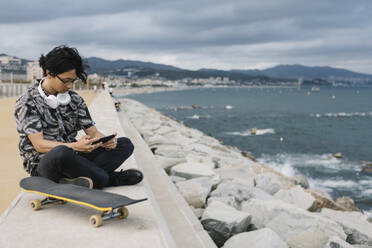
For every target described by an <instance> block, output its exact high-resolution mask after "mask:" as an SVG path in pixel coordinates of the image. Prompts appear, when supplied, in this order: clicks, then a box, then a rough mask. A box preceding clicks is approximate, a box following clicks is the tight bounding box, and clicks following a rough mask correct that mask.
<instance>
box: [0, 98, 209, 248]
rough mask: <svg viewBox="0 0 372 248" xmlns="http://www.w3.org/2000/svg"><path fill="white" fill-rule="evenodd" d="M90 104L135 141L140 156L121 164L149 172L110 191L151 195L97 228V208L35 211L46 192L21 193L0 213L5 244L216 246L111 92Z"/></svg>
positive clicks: (107, 127)
mask: <svg viewBox="0 0 372 248" xmlns="http://www.w3.org/2000/svg"><path fill="white" fill-rule="evenodd" d="M89 108H90V111H91V114H92V116H93V119H94V121H95V122H96V126H97V127H98V129H99V130H100V131H101V132H103V133H105V134H111V133H113V132H117V133H118V134H119V136H128V137H129V138H131V139H132V141H133V143H134V144H135V154H134V156H132V157H130V158H129V159H128V160H127V161H126V162H125V163H123V165H122V166H121V168H138V167H139V169H141V170H143V172H144V175H145V180H144V181H143V182H142V183H140V184H138V185H135V186H123V187H115V188H114V187H112V188H107V189H105V190H107V191H110V192H115V193H118V194H123V195H126V196H129V197H131V198H134V199H139V198H145V197H147V198H149V200H148V201H145V202H142V203H138V204H135V205H132V206H129V207H128V209H129V217H128V218H127V219H124V220H120V219H112V220H109V221H107V222H104V224H103V226H102V227H99V228H94V227H92V226H91V225H90V224H89V217H90V216H91V215H93V214H97V213H99V212H98V211H96V210H93V209H90V208H85V207H82V206H77V205H74V204H70V203H67V204H64V205H57V206H45V207H44V208H43V209H42V210H40V211H33V210H32V209H31V208H30V207H29V206H28V204H29V201H30V200H34V199H42V197H40V196H38V195H35V194H30V193H20V194H19V195H18V197H17V198H16V199H15V200H14V201H13V203H12V204H11V206H9V208H8V209H7V210H6V211H5V212H4V213H3V215H2V216H1V217H0V233H1V234H0V247H2V248H7V247H30V246H32V247H117V246H119V247H131V248H132V247H215V245H214V243H213V242H212V240H211V239H210V238H209V236H208V235H207V234H206V232H205V231H204V230H202V227H201V225H200V223H199V221H198V220H197V219H196V217H195V216H194V215H193V214H192V212H191V210H190V209H189V208H188V206H187V205H186V203H185V202H184V200H183V198H182V197H181V196H180V195H179V194H178V192H177V191H176V190H175V189H174V186H173V184H172V183H171V182H170V181H169V179H168V178H167V177H166V176H164V174H162V172H161V171H158V169H157V166H155V164H154V161H155V159H154V157H153V156H152V154H151V151H150V150H149V148H148V147H147V145H146V144H145V143H144V141H143V140H142V139H141V138H140V135H139V134H138V132H137V131H136V130H135V129H134V128H133V127H132V126H131V124H130V123H129V122H128V121H127V120H126V119H125V114H124V113H120V118H121V120H122V121H123V123H122V124H123V127H122V126H121V124H120V121H119V118H118V117H119V116H118V114H117V112H116V111H115V109H114V105H113V102H112V99H111V98H110V96H109V95H108V93H107V92H102V93H100V94H99V95H98V96H97V98H96V99H95V100H94V102H92V104H91V105H90V107H89ZM142 155H143V156H142ZM154 168H156V170H154ZM161 189H162V190H161ZM158 194H160V195H158ZM159 200H161V202H159ZM167 203H169V204H167Z"/></svg>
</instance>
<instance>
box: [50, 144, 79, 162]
mask: <svg viewBox="0 0 372 248" xmlns="http://www.w3.org/2000/svg"><path fill="white" fill-rule="evenodd" d="M73 153H74V151H73V150H72V149H71V148H68V147H67V146H64V145H60V146H56V147H54V148H53V149H51V150H50V151H49V152H47V153H46V154H45V156H48V157H51V158H52V159H56V160H58V161H60V160H63V159H66V158H69V157H71V156H72V155H73Z"/></svg>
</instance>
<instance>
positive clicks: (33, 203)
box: [30, 200, 41, 211]
mask: <svg viewBox="0 0 372 248" xmlns="http://www.w3.org/2000/svg"><path fill="white" fill-rule="evenodd" d="M30 206H31V208H32V209H33V210H35V211H36V210H39V209H41V201H39V200H34V201H31V202H30Z"/></svg>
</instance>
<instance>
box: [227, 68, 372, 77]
mask: <svg viewBox="0 0 372 248" xmlns="http://www.w3.org/2000/svg"><path fill="white" fill-rule="evenodd" d="M231 71H234V72H240V73H244V74H248V75H252V76H253V75H264V76H268V77H274V78H292V79H293V78H304V79H314V78H322V79H326V80H330V79H341V78H343V79H372V75H369V74H363V73H357V72H352V71H349V70H345V69H338V68H332V67H329V66H313V67H310V66H303V65H278V66H275V67H272V68H268V69H265V70H231Z"/></svg>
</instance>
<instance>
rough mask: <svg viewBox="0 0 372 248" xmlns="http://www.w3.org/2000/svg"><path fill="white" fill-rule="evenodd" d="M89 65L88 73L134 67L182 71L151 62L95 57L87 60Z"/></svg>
mask: <svg viewBox="0 0 372 248" xmlns="http://www.w3.org/2000/svg"><path fill="white" fill-rule="evenodd" d="M87 62H88V65H89V67H90V68H89V72H95V73H102V72H105V71H115V70H118V69H123V68H128V67H135V68H147V69H153V70H169V71H182V69H180V68H177V67H175V66H170V65H163V64H155V63H151V62H142V61H136V60H123V59H119V60H105V59H101V58H97V57H91V58H88V59H87Z"/></svg>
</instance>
